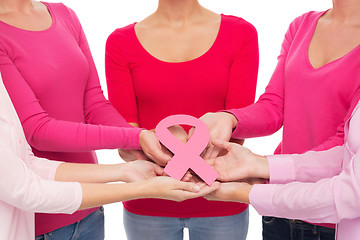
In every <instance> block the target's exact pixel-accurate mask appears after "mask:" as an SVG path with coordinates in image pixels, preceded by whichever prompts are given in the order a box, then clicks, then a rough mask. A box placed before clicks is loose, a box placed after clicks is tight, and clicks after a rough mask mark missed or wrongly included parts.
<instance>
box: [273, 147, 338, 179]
mask: <svg viewBox="0 0 360 240" xmlns="http://www.w3.org/2000/svg"><path fill="white" fill-rule="evenodd" d="M343 157H344V147H343V146H337V147H334V148H331V149H329V150H327V151H320V152H315V151H309V152H306V153H304V154H291V155H274V156H267V159H268V171H269V174H270V183H276V184H284V183H289V182H293V181H298V182H317V181H319V180H321V179H323V178H329V177H333V176H336V175H338V174H339V173H340V172H341V170H342V159H343Z"/></svg>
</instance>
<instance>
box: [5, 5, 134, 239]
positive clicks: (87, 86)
mask: <svg viewBox="0 0 360 240" xmlns="http://www.w3.org/2000/svg"><path fill="white" fill-rule="evenodd" d="M44 4H45V5H46V6H47V8H48V10H49V12H50V14H51V17H52V25H51V27H50V28H48V29H46V30H44V31H27V30H23V29H19V28H16V27H13V26H11V25H8V24H6V23H4V22H0V32H1V34H0V71H1V73H2V76H3V81H4V85H5V87H6V89H7V91H8V93H9V95H10V98H11V100H12V102H13V104H14V106H15V109H16V111H17V114H18V116H19V118H20V121H21V124H22V126H23V129H24V132H25V136H26V138H27V140H28V142H29V144H30V145H31V146H32V148H33V152H34V154H35V155H36V156H38V157H44V158H48V159H54V160H60V161H66V162H78V163H96V162H97V159H96V155H95V152H94V151H93V150H96V149H103V148H108V149H109V148H119V147H121V148H139V133H140V131H141V130H140V129H136V128H130V125H128V124H127V122H126V121H125V120H124V119H123V118H122V117H121V115H120V114H119V113H118V112H117V111H116V110H115V109H114V108H113V107H112V105H111V104H110V103H109V102H108V101H107V100H106V99H105V98H104V96H103V93H102V90H101V88H100V83H99V79H98V75H97V72H96V68H95V64H94V61H93V59H92V56H91V53H90V49H89V46H88V44H87V41H86V37H85V35H84V32H83V30H82V28H81V25H80V23H79V20H78V19H77V17H76V15H75V13H74V12H73V11H72V10H71V9H69V8H67V7H66V6H64V5H63V4H61V3H44ZM123 126H125V127H123ZM94 210H95V209H90V210H82V211H78V212H76V213H75V214H73V215H54V214H51V215H50V214H37V215H36V235H39V234H43V233H46V232H50V231H52V230H55V229H57V228H60V227H63V226H65V225H68V224H72V223H74V222H77V221H79V220H81V219H83V218H84V217H86V216H87V215H89V214H90V213H91V212H93V211H94Z"/></svg>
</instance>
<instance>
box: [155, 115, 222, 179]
mask: <svg viewBox="0 0 360 240" xmlns="http://www.w3.org/2000/svg"><path fill="white" fill-rule="evenodd" d="M177 124H183V125H190V126H194V127H195V130H194V133H193V135H192V136H191V138H190V139H189V140H188V142H187V143H185V144H184V143H182V142H180V140H179V139H177V138H176V137H175V136H174V135H173V134H172V133H171V132H170V131H169V129H168V127H170V126H174V125H177ZM155 132H156V135H157V137H158V138H159V140H160V142H161V143H162V144H163V145H164V146H165V147H167V148H168V149H169V150H170V151H171V152H172V153H174V156H173V157H172V158H171V159H170V161H169V162H168V164H167V165H166V167H165V169H164V171H165V173H166V174H168V175H169V176H171V177H173V178H175V179H178V180H180V179H181V178H182V177H183V176H184V175H185V173H186V171H187V170H189V169H192V170H193V171H194V172H195V173H196V174H197V175H198V176H199V177H201V179H202V180H204V182H206V183H207V184H208V185H211V184H212V183H213V182H214V181H215V180H216V178H217V177H218V176H219V175H218V173H217V172H216V171H215V170H214V169H213V168H212V167H211V166H210V165H209V164H207V163H206V161H205V160H204V159H203V158H201V157H200V154H201V152H202V151H203V150H204V149H205V147H206V146H207V144H208V142H209V138H210V136H209V130H208V128H207V126H206V125H205V123H203V122H202V121H200V120H199V119H197V118H195V117H192V116H189V115H183V114H179V115H172V116H169V117H167V118H164V119H163V120H161V121H160V122H159V124H158V125H157V126H156V128H155Z"/></svg>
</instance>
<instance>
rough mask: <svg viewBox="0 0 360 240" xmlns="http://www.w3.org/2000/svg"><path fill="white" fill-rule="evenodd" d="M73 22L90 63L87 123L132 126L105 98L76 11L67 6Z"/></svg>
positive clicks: (85, 98) (87, 87) (85, 108)
mask: <svg viewBox="0 0 360 240" xmlns="http://www.w3.org/2000/svg"><path fill="white" fill-rule="evenodd" d="M67 9H68V11H69V14H70V16H71V18H72V21H73V24H74V25H75V28H76V30H77V33H78V34H79V37H78V39H79V46H80V49H81V51H82V52H83V54H84V56H85V57H86V59H87V62H88V64H89V79H88V82H87V86H86V89H85V96H84V111H85V119H86V122H87V123H92V124H102V125H106V126H119V127H132V126H131V125H130V124H128V123H127V121H126V120H125V119H124V118H123V117H122V116H121V115H120V114H119V112H118V111H117V110H116V109H115V108H114V107H113V105H112V104H111V103H110V102H109V101H108V100H106V99H105V97H104V94H103V91H102V89H101V86H100V81H99V75H98V73H97V70H96V67H95V63H94V60H93V57H92V54H91V51H90V47H89V44H88V42H87V39H86V36H85V33H84V31H83V28H82V26H81V24H80V21H79V19H78V17H77V16H76V14H75V12H74V11H73V10H72V9H70V8H67Z"/></svg>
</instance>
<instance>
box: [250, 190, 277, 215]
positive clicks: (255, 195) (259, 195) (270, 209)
mask: <svg viewBox="0 0 360 240" xmlns="http://www.w3.org/2000/svg"><path fill="white" fill-rule="evenodd" d="M275 187H276V185H271V184H255V185H254V186H253V187H252V189H251V191H250V195H249V200H250V204H251V205H252V206H253V207H254V208H255V210H256V211H257V212H258V213H259V214H260V215H263V216H277V213H276V211H275V208H274V204H273V194H274V190H275Z"/></svg>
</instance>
